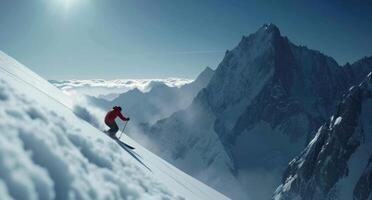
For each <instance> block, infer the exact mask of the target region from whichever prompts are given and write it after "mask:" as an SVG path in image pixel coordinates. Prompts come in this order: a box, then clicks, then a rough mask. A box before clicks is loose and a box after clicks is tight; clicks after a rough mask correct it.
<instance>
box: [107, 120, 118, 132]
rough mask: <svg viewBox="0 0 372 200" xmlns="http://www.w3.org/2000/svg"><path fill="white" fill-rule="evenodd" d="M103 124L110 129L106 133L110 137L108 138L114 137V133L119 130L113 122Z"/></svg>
mask: <svg viewBox="0 0 372 200" xmlns="http://www.w3.org/2000/svg"><path fill="white" fill-rule="evenodd" d="M105 124H106V125H107V126H108V127H110V129H109V130H108V131H107V133H108V134H109V135H110V136H114V135H115V134H116V132H118V130H119V127H118V125H117V124H116V122H115V121H113V122H105Z"/></svg>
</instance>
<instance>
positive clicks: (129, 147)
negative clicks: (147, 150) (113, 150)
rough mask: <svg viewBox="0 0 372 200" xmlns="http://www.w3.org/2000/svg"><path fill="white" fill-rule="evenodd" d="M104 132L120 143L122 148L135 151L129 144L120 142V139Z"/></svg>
mask: <svg viewBox="0 0 372 200" xmlns="http://www.w3.org/2000/svg"><path fill="white" fill-rule="evenodd" d="M102 132H103V133H105V134H106V135H107V136H109V137H110V138H111V139H113V140H115V141H116V142H117V143H120V145H121V146H125V147H126V148H128V149H131V150H133V149H135V148H134V147H132V146H130V145H129V144H126V143H125V142H123V141H121V140H119V138H118V137H116V136H110V135H109V134H107V132H106V131H102Z"/></svg>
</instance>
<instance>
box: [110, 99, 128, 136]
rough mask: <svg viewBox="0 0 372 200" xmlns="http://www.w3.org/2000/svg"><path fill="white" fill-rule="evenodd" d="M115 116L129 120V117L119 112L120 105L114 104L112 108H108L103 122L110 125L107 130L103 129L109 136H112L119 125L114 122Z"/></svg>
mask: <svg viewBox="0 0 372 200" xmlns="http://www.w3.org/2000/svg"><path fill="white" fill-rule="evenodd" d="M116 117H119V118H120V119H121V120H123V121H129V120H130V118H129V117H128V118H126V117H124V116H123V115H122V114H121V107H120V106H114V107H113V108H112V110H110V111H109V112H108V113H107V114H106V117H105V124H106V125H107V126H108V127H110V129H109V130H107V131H105V132H106V133H108V135H109V136H110V137H114V136H115V134H116V132H118V130H119V127H118V125H117V124H116V122H115V119H116Z"/></svg>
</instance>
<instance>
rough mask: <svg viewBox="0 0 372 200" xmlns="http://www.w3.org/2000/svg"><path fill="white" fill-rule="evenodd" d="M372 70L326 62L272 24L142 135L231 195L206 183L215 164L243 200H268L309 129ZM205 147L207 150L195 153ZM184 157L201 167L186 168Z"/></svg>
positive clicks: (307, 137) (232, 53) (246, 39)
mask: <svg viewBox="0 0 372 200" xmlns="http://www.w3.org/2000/svg"><path fill="white" fill-rule="evenodd" d="M359 68H363V69H364V70H359ZM371 68H372V65H369V59H366V60H365V61H363V62H360V63H359V62H357V63H355V64H353V65H348V66H345V67H341V66H339V65H338V64H337V62H336V61H335V60H334V59H332V58H331V57H328V56H326V55H323V54H321V53H319V52H318V51H314V50H310V49H308V48H306V47H301V46H296V45H294V44H292V43H291V42H290V41H289V40H288V39H287V38H286V37H283V36H281V34H280V31H279V29H278V28H277V27H276V26H275V25H273V24H270V25H264V26H263V27H261V28H260V29H259V30H258V31H257V32H256V33H254V34H252V35H250V36H248V37H243V38H242V40H241V42H240V43H239V45H238V46H237V47H236V48H234V49H233V50H231V51H227V52H226V55H225V58H224V59H223V61H222V62H221V63H220V65H219V66H218V68H217V69H216V72H215V74H214V76H213V78H212V79H211V81H210V82H209V84H208V86H207V87H206V88H205V89H203V90H201V91H200V92H199V94H198V95H197V97H196V98H195V99H194V101H193V103H192V104H191V105H190V106H189V107H188V108H187V109H185V110H184V111H180V112H177V113H175V114H173V115H172V116H170V117H169V118H166V119H164V120H160V121H158V122H157V123H156V124H154V125H153V126H152V127H150V128H147V129H145V130H146V131H149V133H151V134H150V135H149V136H150V138H151V140H152V141H154V142H155V144H156V146H157V147H156V148H157V151H158V152H159V153H160V155H161V156H163V157H164V158H165V159H167V160H169V161H170V162H172V163H174V164H175V165H176V166H178V167H179V168H181V169H183V170H185V171H186V172H188V173H189V174H191V175H193V176H195V177H197V178H199V179H200V180H202V181H205V182H207V183H208V184H210V185H211V186H213V187H215V188H217V189H219V190H220V191H222V192H224V193H225V194H227V195H233V194H234V193H233V192H232V191H231V190H229V189H227V188H226V187H225V184H224V182H223V181H215V180H214V179H216V178H211V177H214V173H213V172H215V170H214V169H215V166H221V165H220V164H217V163H215V162H216V160H218V162H219V163H226V164H225V165H227V166H228V167H224V169H228V170H229V171H225V172H223V173H226V174H229V176H230V175H231V176H233V177H235V180H236V181H238V182H240V184H242V185H244V186H245V188H244V190H245V192H246V193H249V197H251V198H252V199H269V198H270V196H271V194H272V190H275V186H276V185H277V184H279V180H280V176H281V174H282V172H283V171H284V169H285V167H286V165H287V163H288V162H289V161H290V159H291V158H293V157H294V156H295V155H296V154H297V153H298V152H300V151H301V149H303V148H304V146H305V145H306V144H307V142H308V141H309V140H310V138H312V137H313V135H314V133H315V132H314V128H316V127H319V126H320V125H321V124H322V123H323V122H324V121H325V119H326V118H327V117H328V116H329V115H330V113H332V112H333V111H334V109H335V107H336V106H335V105H336V102H337V101H338V100H340V98H341V96H342V94H343V92H344V91H346V90H347V89H348V88H349V86H351V85H352V84H353V83H355V81H356V80H357V79H358V78H359V77H362V74H363V73H365V72H366V71H368V69H371ZM350 72H352V74H351V73H350ZM365 75H366V74H364V75H363V76H365ZM180 138H181V139H180ZM206 144H208V145H209V147H210V148H211V150H210V149H207V148H200V147H202V146H203V147H206ZM199 148H200V149H199ZM211 152H213V153H211ZM217 155H224V156H223V157H221V156H220V157H218V159H216V158H217ZM189 157H191V158H194V159H198V160H200V161H201V162H197V163H193V164H190V162H189V160H188V158H189ZM210 171H211V173H210ZM202 173H203V176H200V174H202ZM263 188H265V189H263ZM244 198H246V196H244V197H243V198H242V199H244Z"/></svg>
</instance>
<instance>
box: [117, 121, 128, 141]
mask: <svg viewBox="0 0 372 200" xmlns="http://www.w3.org/2000/svg"><path fill="white" fill-rule="evenodd" d="M127 124H128V121H126V122H125V125H124V127H123V130H121V134H120V136H119V139H120V138H121V136H122V135H123V133H124V130H125V127H127Z"/></svg>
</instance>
